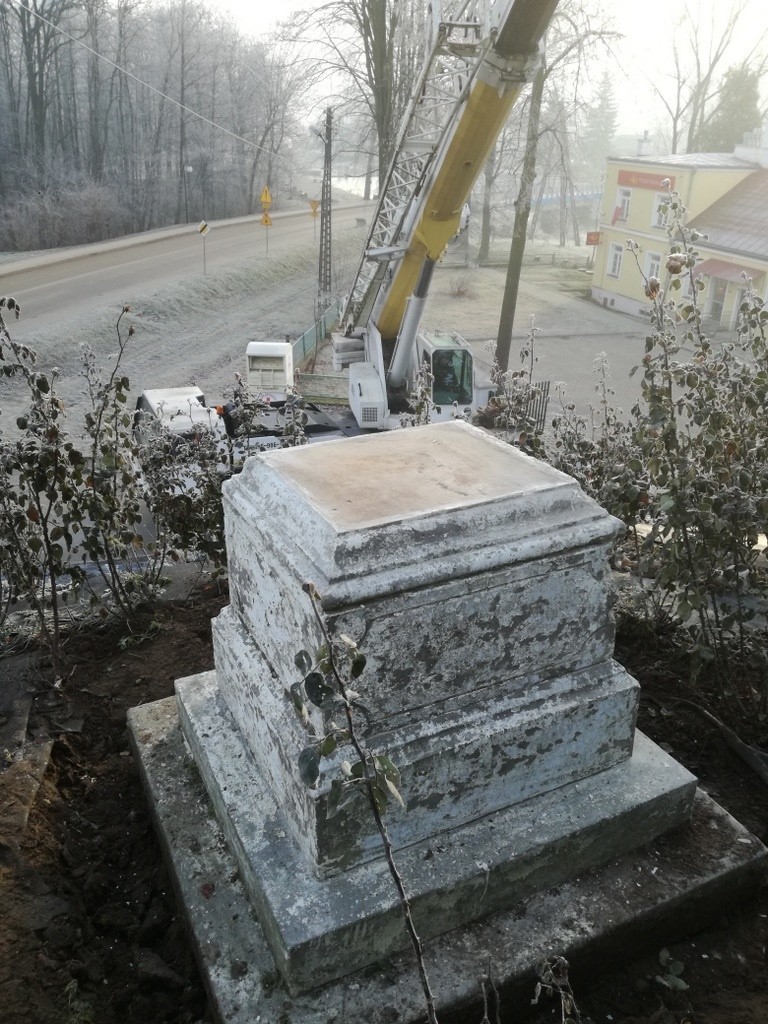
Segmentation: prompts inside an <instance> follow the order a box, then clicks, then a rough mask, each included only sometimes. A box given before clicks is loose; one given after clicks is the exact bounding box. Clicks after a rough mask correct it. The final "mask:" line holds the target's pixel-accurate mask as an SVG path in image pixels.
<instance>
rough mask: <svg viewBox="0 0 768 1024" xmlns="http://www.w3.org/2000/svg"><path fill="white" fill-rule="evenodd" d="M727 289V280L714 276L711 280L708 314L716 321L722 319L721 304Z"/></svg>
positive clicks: (718, 321) (723, 303)
mask: <svg viewBox="0 0 768 1024" xmlns="http://www.w3.org/2000/svg"><path fill="white" fill-rule="evenodd" d="M727 291H728V282H727V281H723V280H721V279H720V278H719V277H716V278H714V279H713V280H712V299H711V301H710V303H709V315H710V316H711V317H712V319H713V320H715V321H716V322H717V323H720V322H721V320H722V319H723V306H724V305H725V293H726V292H727Z"/></svg>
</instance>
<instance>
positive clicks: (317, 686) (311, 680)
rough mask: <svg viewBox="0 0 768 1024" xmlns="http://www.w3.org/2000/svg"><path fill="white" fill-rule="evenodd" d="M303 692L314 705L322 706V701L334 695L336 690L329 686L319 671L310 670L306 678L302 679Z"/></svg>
mask: <svg viewBox="0 0 768 1024" xmlns="http://www.w3.org/2000/svg"><path fill="white" fill-rule="evenodd" d="M304 692H305V693H306V695H307V699H308V700H310V701H311V702H312V703H313V704H314V705H315V707H318V708H319V707H322V706H323V704H324V702H325V701H326V700H327V699H328V698H329V697H333V696H335V693H336V691H335V690H334V689H333V687H332V686H329V685H328V684H327V683H326V681H325V680H324V679H323V677H322V676H321V675H320V673H319V672H310V673H309V675H308V676H307V678H306V679H305V680H304Z"/></svg>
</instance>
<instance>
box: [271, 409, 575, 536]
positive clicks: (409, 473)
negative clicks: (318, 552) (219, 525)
mask: <svg viewBox="0 0 768 1024" xmlns="http://www.w3.org/2000/svg"><path fill="white" fill-rule="evenodd" d="M265 459H266V460H267V461H269V462H270V463H271V464H272V465H273V467H274V468H275V469H279V472H280V474H281V475H282V476H284V477H286V478H287V479H289V480H291V481H292V482H293V484H294V485H295V486H296V487H297V488H299V489H300V490H301V491H302V492H303V493H304V494H305V495H306V497H307V499H308V500H309V501H310V502H311V504H312V505H313V506H314V507H315V508H316V509H317V510H318V511H319V512H320V513H321V515H322V516H323V517H324V518H325V519H326V520H327V521H328V522H330V523H331V524H332V525H333V526H334V527H335V528H336V529H337V530H354V529H360V528H364V527H366V526H373V525H375V524H377V523H382V522H387V521H392V520H396V519H407V518H410V517H412V516H422V515H429V514H430V513H434V512H438V511H448V510H450V509H453V508H458V507H460V506H463V507H466V506H467V505H475V504H480V503H485V502H489V501H494V500H498V499H503V498H511V497H514V496H521V497H522V496H524V495H525V493H530V492H533V491H541V490H543V489H544V490H546V489H554V488H562V487H572V486H574V484H573V481H572V480H571V479H570V478H569V477H567V476H565V475H564V474H562V473H559V472H558V471H557V470H554V469H552V468H551V467H550V466H547V465H545V464H544V463H541V462H537V461H535V460H534V459H531V458H528V457H527V456H525V455H522V454H521V453H520V452H518V451H516V450H515V449H513V448H511V447H510V446H509V445H507V444H504V443H502V442H499V441H497V440H496V439H495V438H492V437H490V436H489V435H488V434H486V433H484V432H483V431H481V430H478V429H477V428H474V427H470V426H468V425H467V424H465V423H460V422H456V423H438V424H431V425H429V426H425V427H415V428H412V429H407V430H397V431H391V432H386V433H382V434H369V435H365V436H361V437H355V438H350V439H347V440H345V441H341V442H327V443H325V444H316V445H312V446H311V447H309V446H307V447H302V448H291V449H284V450H281V451H277V452H274V453H272V452H270V453H268V454H267V455H266V456H265Z"/></svg>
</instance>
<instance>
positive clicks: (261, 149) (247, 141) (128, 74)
mask: <svg viewBox="0 0 768 1024" xmlns="http://www.w3.org/2000/svg"><path fill="white" fill-rule="evenodd" d="M0 3H3V4H5V5H6V6H11V5H12V3H13V0H0ZM17 3H18V6H19V7H21V8H23V9H24V10H25V11H27V13H28V14H32V15H34V16H35V17H36V18H37V19H38V20H39V21H42V22H44V23H45V24H46V25H48V26H49V27H50V28H52V29H53V30H54V32H58V33H59V34H60V35H62V36H64V37H65V39H69V41H70V42H72V43H75V44H76V45H77V46H81V47H82V48H83V49H84V50H87V51H88V53H92V54H93V56H94V57H98V58H99V60H103V61H104V63H105V64H109V66H110V67H113V68H114V69H115V70H116V71H119V72H120V74H121V75H125V76H126V78H132V79H133V81H134V82H138V84H139V85H143V86H144V88H145V89H149V91H150V92H153V93H155V94H156V95H157V96H161V97H162V98H163V99H165V100H168V102H169V103H173V104H174V105H175V106H177V107H178V108H179V110H183V111H185V112H186V113H187V114H191V115H192V116H193V117H196V118H198V119H199V120H200V121H203V122H204V123H205V124H209V125H210V126H211V127H212V128H217V129H218V130H219V131H220V132H224V133H225V135H229V136H230V137H231V138H233V139H237V141H238V142H242V143H244V144H245V145H246V146H250V147H251V149H255V150H258V151H259V152H262V153H270V152H271V150H268V149H265V147H264V146H259V145H258V143H256V142H251V141H250V139H244V138H243V137H242V135H237V134H236V133H235V132H231V131H230V130H229V128H225V127H224V126H223V125H221V124H218V123H217V122H216V121H211V119H210V118H208V117H205V115H203V114H199V113H198V112H197V111H196V110H193V109H192V108H191V107H188V106H187V105H186V104H185V103H180V102H179V100H176V99H174V98H173V96H169V95H168V94H167V93H165V92H163V91H162V90H161V89H156V88H155V86H154V85H150V84H149V82H145V81H144V79H142V78H139V76H138V75H134V74H133V72H132V71H128V70H127V68H123V67H121V66H120V65H119V64H116V63H115V62H114V61H113V60H110V59H109V57H105V56H104V55H103V54H101V53H99V51H98V50H94V49H93V47H91V46H88V44H87V43H84V42H83V41H82V40H81V39H77V38H76V37H75V36H73V35H70V33H69V32H67V31H66V30H65V29H63V28H61V26H60V25H56V24H54V22H52V21H50V20H49V19H48V18H46V17H44V16H43V15H42V14H39V13H38V12H37V11H33V10H32V8H31V7H27V5H26V4H23V3H20V2H18V0H17Z"/></svg>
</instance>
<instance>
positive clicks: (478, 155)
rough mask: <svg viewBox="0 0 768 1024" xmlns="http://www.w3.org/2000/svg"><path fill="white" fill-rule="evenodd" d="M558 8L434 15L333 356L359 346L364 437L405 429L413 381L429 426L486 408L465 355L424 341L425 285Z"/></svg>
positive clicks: (523, 0)
mask: <svg viewBox="0 0 768 1024" xmlns="http://www.w3.org/2000/svg"><path fill="white" fill-rule="evenodd" d="M557 4H558V0H496V2H492V3H489V2H488V0H445V2H444V3H443V5H442V8H441V7H440V0H432V2H431V3H430V4H429V8H428V11H429V23H428V26H427V35H428V39H427V46H426V59H425V63H424V66H423V69H422V72H421V75H420V78H419V81H418V83H417V87H416V89H415V92H414V98H413V100H412V101H411V104H410V106H409V107H408V109H407V111H406V113H405V116H404V118H403V122H402V125H401V128H400V133H399V136H398V141H397V145H396V150H395V156H394V158H393V160H392V163H391V166H390V169H389V173H388V175H387V178H386V181H385V182H384V183H383V185H382V187H381V188H380V190H379V201H378V205H377V207H376V212H375V214H374V217H373V221H372V224H371V228H370V231H369V233H368V237H367V241H366V244H365V247H364V249H363V254H362V257H361V260H360V263H359V265H358V268H357V273H356V275H355V278H354V282H353V284H352V287H351V289H350V291H349V294H348V295H347V297H346V300H345V303H344V306H343V310H342V316H341V327H342V330H341V332H340V333H339V334H338V335H336V336H335V337H334V353H336V352H337V351H338V352H341V351H343V350H344V349H345V348H347V349H348V348H349V347H350V346H354V345H355V339H357V340H358V343H359V345H360V348H361V349H362V360H361V361H359V362H351V364H350V367H349V405H350V408H351V410H352V412H353V414H354V416H355V419H356V420H357V423H358V425H359V426H360V427H361V428H363V429H374V430H387V429H391V428H393V427H397V426H400V422H401V418H400V415H399V414H400V413H401V412H402V411H404V410H405V409H406V408H407V404H408V397H409V394H410V393H411V391H412V389H413V387H414V382H415V379H416V377H417V375H418V373H419V371H420V369H421V368H422V367H423V366H425V365H426V369H427V370H428V373H429V376H428V378H427V379H431V381H432V402H433V405H434V406H435V409H434V413H433V415H432V419H433V420H440V419H451V418H452V417H453V416H454V415H455V414H456V410H457V409H458V410H459V412H460V413H464V412H468V411H470V410H473V409H474V408H476V406H477V405H478V404H483V402H484V401H487V397H488V395H487V392H486V394H485V395H480V394H479V393H478V389H476V386H475V381H474V368H473V362H472V353H471V351H470V349H469V346H468V345H467V343H466V341H464V339H463V338H461V337H459V336H458V335H455V334H435V335H433V336H428V335H427V334H425V333H423V332H420V330H419V326H420V322H421V316H422V312H423V309H424V306H425V303H426V299H427V294H428V291H429V285H430V281H431V278H432V273H433V270H434V267H435V264H436V262H437V260H438V259H439V258H440V256H441V255H442V253H443V251H444V250H445V248H446V246H447V245H448V243H449V242H450V240H451V239H452V238H453V237H454V235H456V233H457V231H458V229H459V226H460V221H461V217H462V211H463V209H464V206H465V204H466V202H467V199H468V197H469V193H470V191H471V189H472V186H473V185H474V183H475V181H476V179H477V177H478V175H479V173H480V171H481V169H482V167H483V164H484V163H485V160H486V157H487V156H488V154H489V153H490V151H491V149H492V147H493V144H494V142H495V141H496V138H497V136H498V134H499V132H500V131H501V129H502V127H503V125H504V123H505V121H506V119H507V116H508V114H509V112H510V110H511V108H512V106H513V104H514V103H515V101H516V100H517V99H518V97H519V96H520V94H521V92H522V90H523V88H524V87H525V84H526V83H527V82H528V81H530V80H531V79H532V77H533V74H534V73H535V70H536V67H537V65H538V60H539V43H540V41H541V39H542V37H543V35H544V33H545V32H546V30H547V27H548V25H549V23H550V21H551V19H552V16H553V14H554V12H555V8H556V7H557Z"/></svg>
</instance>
